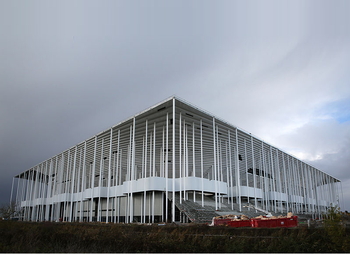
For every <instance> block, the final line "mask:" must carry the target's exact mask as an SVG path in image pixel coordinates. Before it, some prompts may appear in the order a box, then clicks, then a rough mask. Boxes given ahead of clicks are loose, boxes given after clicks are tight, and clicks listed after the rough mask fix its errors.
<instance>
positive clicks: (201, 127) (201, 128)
mask: <svg viewBox="0 0 350 254" xmlns="http://www.w3.org/2000/svg"><path fill="white" fill-rule="evenodd" d="M202 124H203V122H202V119H201V121H200V130H201V183H202V187H201V188H202V207H204V180H203V178H204V172H203V170H204V169H203V125H202Z"/></svg>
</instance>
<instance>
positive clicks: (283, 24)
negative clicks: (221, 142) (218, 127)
mask: <svg viewBox="0 0 350 254" xmlns="http://www.w3.org/2000/svg"><path fill="white" fill-rule="evenodd" d="M349 10H350V2H349V1H319V0H317V1H295V0H293V1H233V0H232V1H204V0H199V1H188V0H186V1H178V0H177V1H170V0H168V1H151V0H148V1H72V0H69V1H64V0H60V1H46V0H45V1H37V0H32V1H24V0H23V1H16V0H0V89H1V90H0V170H1V179H0V193H1V197H0V204H1V203H6V202H8V201H9V199H10V192H11V183H12V178H13V176H15V175H16V174H19V173H21V172H23V171H25V170H27V169H29V168H31V167H33V166H35V165H36V164H38V163H40V162H42V161H44V160H46V159H48V158H50V157H52V156H54V155H56V154H58V153H60V152H62V151H63V150H66V149H68V148H70V147H72V146H74V145H76V144H77V143H79V142H82V141H83V140H85V139H87V138H90V137H92V136H93V135H95V134H97V133H98V132H100V131H102V130H105V129H108V128H109V127H111V126H113V125H115V124H117V123H119V122H120V121H122V120H125V119H126V118H128V117H131V116H133V115H134V114H136V113H138V112H140V111H142V110H144V109H146V108H148V107H150V106H153V105H154V104H156V103H158V102H160V101H162V100H164V99H166V98H168V97H170V96H172V95H176V96H178V97H180V98H182V99H184V100H186V101H188V102H190V103H192V104H193V105H195V106H197V107H199V108H202V109H204V110H206V111H208V112H210V113H212V114H214V115H216V116H217V117H220V118H221V119H224V120H226V121H227V122H230V123H231V124H233V125H236V126H238V127H240V128H242V129H244V130H246V131H248V132H250V133H252V134H253V135H255V136H257V137H259V138H261V139H263V140H264V141H266V142H268V143H270V144H272V145H274V146H276V147H278V148H280V149H282V150H283V151H285V152H288V153H291V154H292V155H295V156H296V157H297V158H299V159H301V160H304V161H306V162H308V163H310V164H311V165H313V166H315V167H317V168H319V169H320V170H322V171H324V172H326V173H329V174H330V175H332V176H334V177H336V178H338V179H340V180H341V181H342V186H343V192H344V206H343V207H342V210H348V211H350V18H349ZM342 205H343V204H342Z"/></svg>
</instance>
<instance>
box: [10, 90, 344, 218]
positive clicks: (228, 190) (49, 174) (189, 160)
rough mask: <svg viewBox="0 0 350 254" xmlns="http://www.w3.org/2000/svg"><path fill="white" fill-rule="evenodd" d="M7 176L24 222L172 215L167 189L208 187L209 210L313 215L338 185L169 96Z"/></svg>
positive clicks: (203, 191) (198, 192) (187, 193)
mask: <svg viewBox="0 0 350 254" xmlns="http://www.w3.org/2000/svg"><path fill="white" fill-rule="evenodd" d="M14 179H16V180H17V181H15V183H14V184H13V187H12V189H13V188H14V186H17V188H16V189H17V190H16V192H15V193H14V195H13V196H14V197H15V202H16V203H17V207H18V211H19V214H20V216H19V219H20V220H25V221H30V220H31V221H44V220H46V221H48V220H50V221H58V220H64V221H70V222H71V221H106V222H114V223H118V222H125V223H130V222H135V221H137V222H141V223H148V222H160V221H176V220H178V219H177V217H176V216H175V215H176V206H175V202H172V201H173V200H175V193H177V194H176V195H180V202H181V201H182V200H187V199H191V200H193V201H195V202H197V203H200V204H201V205H202V206H204V207H205V205H206V204H205V202H204V200H205V199H204V196H208V195H209V196H210V195H212V197H213V200H215V206H216V209H217V210H218V209H220V207H221V204H222V202H224V201H225V202H228V203H229V204H232V208H233V204H235V206H236V207H237V204H238V207H239V209H241V208H242V204H243V203H248V202H249V203H253V204H254V205H255V206H258V207H261V208H263V209H265V210H267V211H271V212H283V213H285V212H287V211H292V212H294V213H296V214H298V213H308V214H320V213H322V212H324V211H326V209H327V208H328V207H330V206H331V205H336V204H338V203H339V202H338V199H339V198H338V197H339V196H340V193H341V190H340V186H339V183H340V181H339V180H338V179H336V178H334V177H332V176H330V175H328V174H326V173H324V172H322V171H320V170H318V169H316V168H314V167H312V166H311V165H309V164H307V163H304V162H302V161H300V160H298V159H297V158H295V157H293V156H291V155H289V154H287V153H285V152H282V151H281V150H279V149H278V148H276V147H274V146H271V145H269V144H267V143H265V142H263V141H262V140H260V139H258V138H256V137H254V136H252V135H251V134H250V133H247V132H245V131H243V130H241V129H239V128H237V127H235V126H233V125H231V124H229V123H227V122H225V121H222V120H220V119H218V118H216V117H215V116H213V115H211V114H209V113H207V112H205V111H203V110H200V109H198V108H196V107H194V106H191V105H190V104H189V103H187V102H184V101H183V100H181V99H179V98H176V97H171V98H169V99H167V100H165V101H163V102H161V103H159V104H157V105H155V106H153V107H151V108H149V109H147V110H145V111H143V112H141V113H139V114H137V115H135V116H133V117H131V118H130V119H127V120H125V121H123V122H121V123H119V124H117V125H115V126H113V127H112V128H110V129H108V130H106V131H103V132H101V133H98V134H97V135H95V136H94V137H91V138H90V139H87V140H85V141H84V142H82V143H79V144H77V145H76V146H74V147H71V148H70V149H68V150H66V151H64V152H62V153H60V154H58V155H56V156H53V157H52V158H50V159H48V160H46V161H44V162H42V163H40V164H38V165H36V166H34V167H33V168H31V169H29V170H27V171H25V172H23V173H21V174H19V175H17V176H15V178H14ZM196 197H197V200H196ZM11 199H12V196H11Z"/></svg>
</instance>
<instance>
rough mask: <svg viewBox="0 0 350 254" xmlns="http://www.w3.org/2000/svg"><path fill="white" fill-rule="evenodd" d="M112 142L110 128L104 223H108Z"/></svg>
mask: <svg viewBox="0 0 350 254" xmlns="http://www.w3.org/2000/svg"><path fill="white" fill-rule="evenodd" d="M112 140H113V128H111V134H110V138H109V159H108V186H107V211H106V223H108V222H109V195H110V194H109V192H110V188H111V166H112V144H113V143H112Z"/></svg>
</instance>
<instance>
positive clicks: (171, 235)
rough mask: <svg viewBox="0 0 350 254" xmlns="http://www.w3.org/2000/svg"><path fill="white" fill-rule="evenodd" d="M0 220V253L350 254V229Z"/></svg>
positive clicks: (303, 226) (302, 226) (304, 226)
mask: <svg viewBox="0 0 350 254" xmlns="http://www.w3.org/2000/svg"><path fill="white" fill-rule="evenodd" d="M332 234H334V233H333V231H330V230H327V228H325V227H321V228H307V227H306V225H301V226H299V227H297V228H270V229H267V228H266V229H264V228H230V227H223V226H222V227H209V226H206V225H196V224H190V225H187V226H177V225H175V224H169V225H136V224H97V223H96V224H94V223H53V222H42V223H34V222H15V221H0V252H350V245H349V240H350V237H349V236H350V229H344V230H343V231H342V232H341V234H338V235H336V236H335V235H332Z"/></svg>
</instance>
